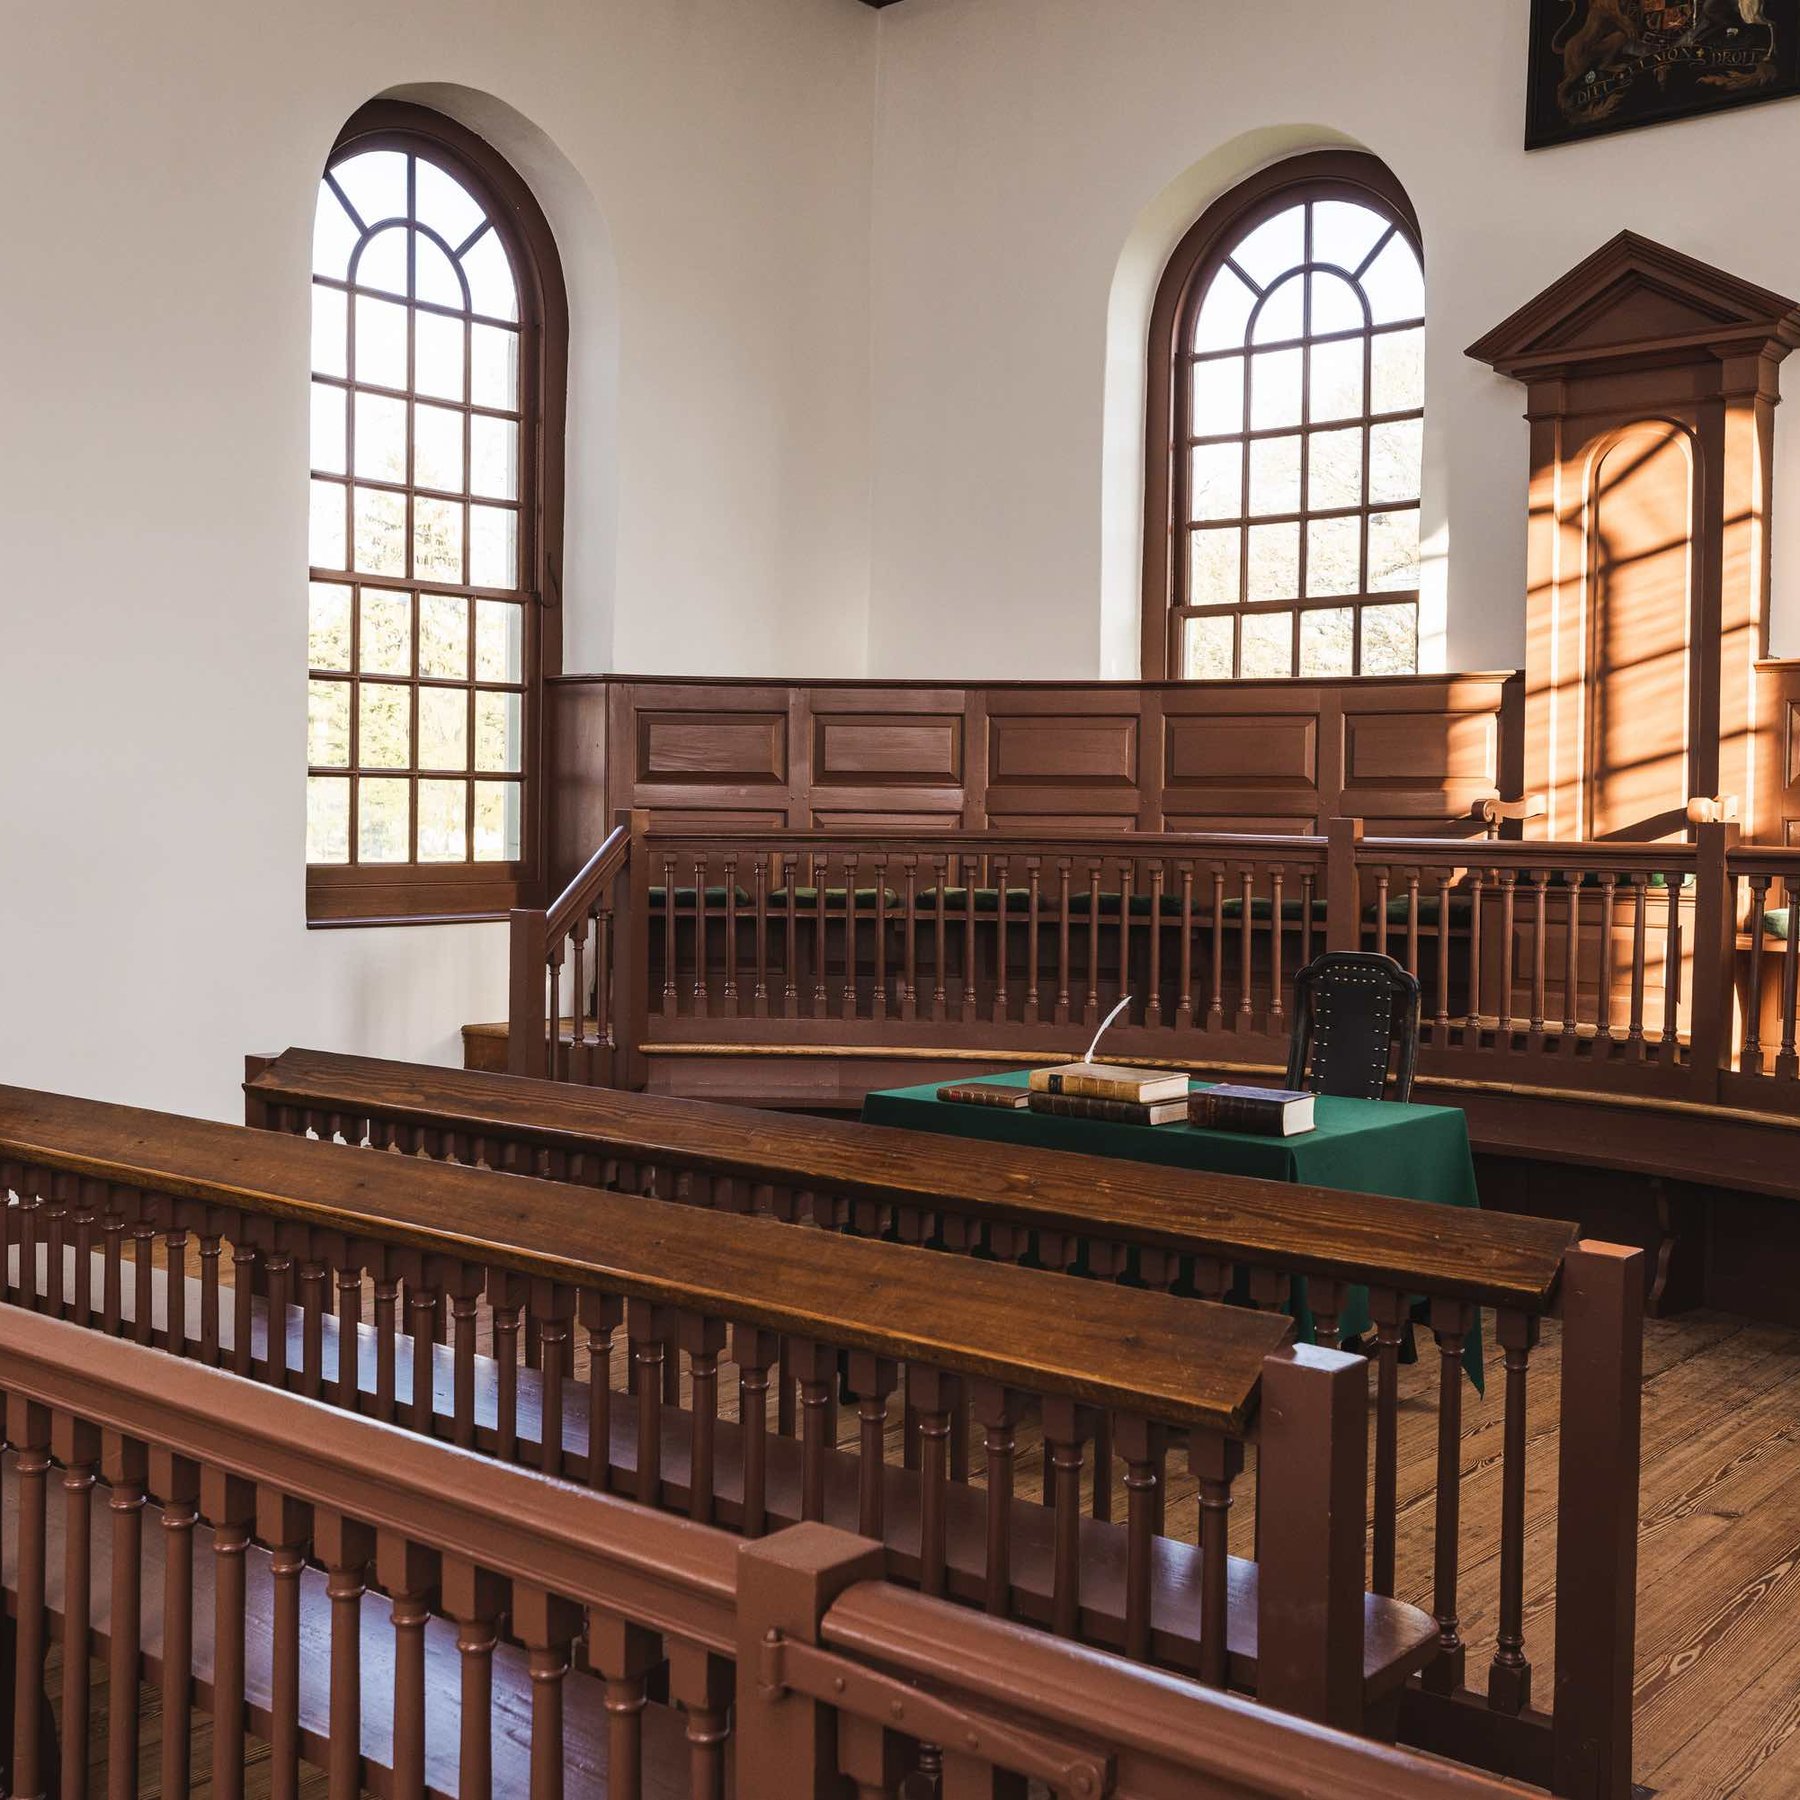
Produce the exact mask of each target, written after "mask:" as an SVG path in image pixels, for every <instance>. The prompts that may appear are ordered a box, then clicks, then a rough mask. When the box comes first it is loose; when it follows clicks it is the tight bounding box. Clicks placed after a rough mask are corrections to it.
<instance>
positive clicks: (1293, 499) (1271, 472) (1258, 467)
mask: <svg viewBox="0 0 1800 1800" xmlns="http://www.w3.org/2000/svg"><path fill="white" fill-rule="evenodd" d="M1299 510H1300V440H1299V438H1297V437H1278V438H1256V439H1255V440H1253V441H1252V443H1251V445H1250V511H1251V512H1253V513H1291V512H1298V511H1299Z"/></svg>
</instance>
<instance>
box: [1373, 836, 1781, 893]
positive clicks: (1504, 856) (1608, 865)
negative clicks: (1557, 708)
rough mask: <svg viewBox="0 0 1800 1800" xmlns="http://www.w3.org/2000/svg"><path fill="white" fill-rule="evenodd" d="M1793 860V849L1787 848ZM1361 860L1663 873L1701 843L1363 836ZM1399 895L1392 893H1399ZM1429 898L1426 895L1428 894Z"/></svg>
mask: <svg viewBox="0 0 1800 1800" xmlns="http://www.w3.org/2000/svg"><path fill="white" fill-rule="evenodd" d="M1788 859H1789V861H1790V862H1791V861H1792V860H1793V852H1792V851H1790V852H1788ZM1356 860H1357V861H1358V862H1359V863H1363V864H1371V863H1373V864H1380V863H1409V862H1431V863H1449V864H1454V865H1455V866H1457V867H1459V868H1461V867H1468V868H1482V869H1524V870H1534V869H1535V870H1542V871H1544V872H1545V873H1546V874H1550V875H1561V874H1563V873H1564V872H1565V871H1567V870H1571V869H1574V870H1579V871H1580V872H1582V873H1583V874H1585V873H1587V872H1589V871H1590V870H1591V871H1593V872H1595V873H1598V874H1604V873H1606V871H1607V870H1609V869H1625V870H1635V869H1644V870H1648V871H1650V872H1652V873H1655V874H1665V873H1667V872H1668V871H1669V870H1671V869H1682V870H1689V869H1694V868H1697V867H1698V865H1699V849H1698V846H1696V845H1694V844H1683V843H1660V842H1659V843H1647V844H1640V843H1612V842H1607V843H1581V842H1576V841H1573V840H1570V839H1564V838H1442V837H1365V838H1359V839H1358V840H1357V843H1356ZM1400 897H1401V896H1396V898H1400ZM1426 898H1427V899H1429V898H1430V896H1429V895H1427V896H1426Z"/></svg>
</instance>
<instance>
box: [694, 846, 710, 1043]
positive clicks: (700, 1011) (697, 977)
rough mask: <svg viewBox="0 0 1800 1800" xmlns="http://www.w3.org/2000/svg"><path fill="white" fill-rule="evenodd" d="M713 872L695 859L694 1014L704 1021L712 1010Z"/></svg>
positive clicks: (700, 858)
mask: <svg viewBox="0 0 1800 1800" xmlns="http://www.w3.org/2000/svg"><path fill="white" fill-rule="evenodd" d="M710 873H711V871H710V870H709V869H708V868H707V866H706V861H705V859H704V857H701V856H698V855H697V856H696V857H695V858H694V990H693V1012H694V1017H695V1018H696V1019H704V1018H705V1017H706V1016H707V1014H708V1012H709V1011H710V1010H711V984H710V982H709V980H708V970H707V966H706V959H707V954H708V939H709V937H710V935H711V934H710V932H709V929H708V928H709V926H710V925H711V923H712V915H711V913H710V911H709V910H708V904H707V898H708V890H707V885H706V883H707V877H708V876H709V875H710Z"/></svg>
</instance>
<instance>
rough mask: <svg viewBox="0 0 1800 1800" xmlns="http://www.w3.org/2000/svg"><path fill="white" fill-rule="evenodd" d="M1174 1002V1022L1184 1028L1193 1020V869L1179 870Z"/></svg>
mask: <svg viewBox="0 0 1800 1800" xmlns="http://www.w3.org/2000/svg"><path fill="white" fill-rule="evenodd" d="M1178 979H1179V987H1180V991H1179V994H1178V997H1177V999H1176V1002H1175V1023H1176V1026H1177V1028H1181V1029H1185V1028H1186V1027H1187V1026H1190V1025H1192V1024H1193V1022H1194V871H1193V869H1192V867H1191V866H1188V865H1185V864H1184V865H1183V867H1182V871H1181V973H1180V976H1179V978H1178Z"/></svg>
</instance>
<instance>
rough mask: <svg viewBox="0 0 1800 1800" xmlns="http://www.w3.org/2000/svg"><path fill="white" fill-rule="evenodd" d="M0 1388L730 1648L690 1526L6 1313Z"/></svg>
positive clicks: (708, 1561) (709, 1559)
mask: <svg viewBox="0 0 1800 1800" xmlns="http://www.w3.org/2000/svg"><path fill="white" fill-rule="evenodd" d="M0 1392H6V1393H12V1394H16V1395H18V1396H20V1397H22V1398H24V1399H28V1400H31V1401H33V1402H35V1403H37V1404H38V1405H41V1406H48V1407H51V1408H54V1409H55V1410H57V1411H63V1412H68V1413H71V1414H73V1415H74V1416H75V1417H76V1418H78V1419H81V1420H84V1421H86V1422H87V1423H89V1424H93V1425H98V1426H100V1427H101V1428H103V1429H107V1430H113V1431H117V1432H118V1433H119V1434H120V1435H121V1436H123V1437H126V1438H130V1439H135V1440H137V1441H138V1442H141V1443H146V1444H150V1445H154V1446H156V1447H158V1448H160V1449H165V1450H172V1451H174V1452H175V1454H176V1455H178V1456H183V1457H186V1458H188V1459H189V1460H191V1461H193V1462H197V1463H203V1464H205V1465H206V1466H207V1467H209V1468H214V1469H223V1470H226V1471H228V1472H229V1473H232V1474H236V1475H239V1476H242V1477H243V1478H244V1479H245V1480H247V1481H254V1482H257V1483H260V1484H262V1485H263V1486H266V1487H273V1488H278V1489H279V1490H280V1491H281V1492H282V1493H284V1494H286V1495H288V1496H290V1497H291V1498H293V1499H296V1500H300V1501H304V1502H307V1503H309V1504H311V1505H314V1506H322V1507H325V1508H327V1509H329V1510H331V1511H334V1512H340V1513H343V1514H344V1515H345V1516H346V1517H348V1518H351V1519H355V1520H358V1521H360V1522H362V1523H364V1524H368V1525H374V1526H376V1527H392V1528H393V1529H395V1530H397V1531H400V1532H403V1533H404V1534H406V1535H407V1536H408V1537H410V1538H414V1539H417V1540H418V1541H420V1542H422V1543H428V1544H430V1545H431V1546H432V1548H434V1549H437V1550H444V1551H448V1552H450V1553H452V1554H454V1555H460V1556H465V1557H467V1558H468V1559H469V1560H470V1561H471V1562H475V1563H478V1564H479V1565H480V1566H481V1567H482V1568H484V1569H491V1570H493V1571H494V1572H495V1573H496V1574H498V1575H502V1576H505V1577H507V1578H509V1579H512V1580H518V1581H525V1582H529V1583H532V1584H533V1585H536V1586H541V1587H548V1588H550V1589H551V1590H553V1591H554V1592H556V1593H558V1594H564V1595H567V1596H569V1597H570V1598H573V1599H579V1600H582V1601H590V1600H591V1601H592V1602H593V1603H594V1604H596V1605H608V1604H616V1603H617V1600H618V1597H619V1595H620V1594H621V1593H627V1594H629V1595H630V1597H631V1608H632V1617H633V1618H634V1619H637V1620H640V1621H642V1622H644V1623H646V1624H652V1625H656V1626H658V1627H661V1628H666V1629H668V1630H672V1631H675V1632H677V1633H678V1634H679V1635H680V1636H681V1637H683V1638H686V1639H689V1640H692V1641H695V1642H699V1643H704V1644H705V1645H707V1647H708V1648H710V1649H714V1650H717V1651H720V1652H721V1653H723V1654H726V1655H729V1654H731V1653H732V1652H733V1651H734V1650H735V1648H736V1643H735V1633H736V1623H735V1610H736V1603H737V1570H738V1555H737V1544H736V1542H735V1541H734V1540H732V1539H731V1538H728V1537H726V1536H725V1535H724V1534H723V1533H722V1532H718V1531H714V1530H712V1529H711V1528H710V1527H708V1526H704V1525H697V1524H695V1523H694V1522H693V1521H692V1520H689V1519H682V1518H677V1517H675V1516H674V1515H672V1514H669V1513H664V1512H658V1511H656V1510H654V1509H653V1508H650V1507H640V1506H637V1505H634V1504H631V1503H628V1502H626V1501H623V1500H619V1499H616V1498H614V1497H612V1496H610V1495H605V1494H596V1493H592V1492H590V1491H589V1490H588V1489H586V1488H583V1487H577V1486H576V1485H575V1484H574V1483H572V1482H566V1481H555V1480H552V1479H550V1478H549V1477H547V1476H544V1475H541V1474H539V1473H537V1472H536V1471H535V1470H526V1469H515V1468H509V1467H508V1466H507V1465H506V1464H504V1463H499V1462H495V1461H494V1460H492V1459H491V1458H489V1457H486V1456H478V1455H476V1454H475V1453H474V1452H473V1451H468V1450H458V1449H455V1448H454V1447H453V1446H451V1445H449V1444H443V1443H439V1442H437V1441H436V1440H435V1439H432V1438H428V1437H422V1436H420V1435H418V1434H417V1433H415V1432H412V1431H410V1430H407V1429H405V1428H404V1427H402V1426H398V1425H386V1424H383V1423H381V1422H380V1421H379V1420H376V1419H369V1418H365V1417H363V1416H362V1415H361V1414H359V1413H351V1412H343V1411H340V1410H338V1409H337V1408H335V1407H329V1408H328V1407H325V1406H322V1405H321V1404H320V1403H319V1402H318V1401H315V1400H306V1399H302V1398H301V1397H300V1396H299V1395H297V1394H289V1393H284V1392H282V1391H281V1390H280V1389H279V1388H273V1387H267V1386H264V1385H263V1384H262V1383H261V1382H251V1381H245V1380H244V1379H243V1378H242V1377H241V1376H237V1375H231V1374H227V1373H226V1372H225V1371H224V1370H221V1369H209V1368H206V1367H205V1366H204V1365H203V1364H200V1363H196V1362H176V1361H172V1360H171V1359H170V1358H168V1357H166V1356H163V1355H161V1354H160V1353H157V1352H152V1351H147V1350H146V1349H144V1348H143V1347H142V1346H141V1345H138V1344H132V1343H126V1342H124V1341H123V1340H121V1339H116V1338H109V1337H105V1336H103V1335H102V1334H100V1333H99V1332H95V1331H90V1330H88V1329H86V1328H85V1327H83V1326H80V1325H76V1324H74V1323H72V1322H69V1321H65V1320H60V1319H54V1318H51V1317H50V1316H48V1315H47V1314H44V1313H31V1312H25V1311H23V1310H21V1309H20V1308H18V1307H12V1306H8V1307H0Z"/></svg>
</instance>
